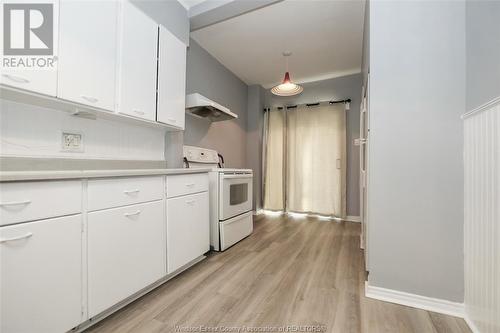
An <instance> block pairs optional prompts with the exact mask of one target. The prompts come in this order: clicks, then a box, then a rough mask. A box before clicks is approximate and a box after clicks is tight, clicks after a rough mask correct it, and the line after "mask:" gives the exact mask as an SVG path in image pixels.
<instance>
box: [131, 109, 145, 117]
mask: <svg viewBox="0 0 500 333" xmlns="http://www.w3.org/2000/svg"><path fill="white" fill-rule="evenodd" d="M132 111H133V112H134V113H137V114H139V115H141V116H143V115H144V111H141V110H135V109H134V110H132Z"/></svg>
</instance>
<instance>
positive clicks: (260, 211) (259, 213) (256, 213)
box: [253, 209, 264, 215]
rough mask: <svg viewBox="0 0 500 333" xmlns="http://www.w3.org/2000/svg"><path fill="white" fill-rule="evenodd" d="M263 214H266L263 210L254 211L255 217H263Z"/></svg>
mask: <svg viewBox="0 0 500 333" xmlns="http://www.w3.org/2000/svg"><path fill="white" fill-rule="evenodd" d="M261 214H264V210H263V209H256V210H254V211H253V215H261Z"/></svg>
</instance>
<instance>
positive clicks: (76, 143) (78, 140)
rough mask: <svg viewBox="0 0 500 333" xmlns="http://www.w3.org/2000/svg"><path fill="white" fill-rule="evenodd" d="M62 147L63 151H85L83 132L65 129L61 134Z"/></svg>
mask: <svg viewBox="0 0 500 333" xmlns="http://www.w3.org/2000/svg"><path fill="white" fill-rule="evenodd" d="M61 147H62V151H65V152H74V153H83V152H84V149H83V133H77V132H74V131H72V132H69V131H68V132H66V131H63V132H62V134H61Z"/></svg>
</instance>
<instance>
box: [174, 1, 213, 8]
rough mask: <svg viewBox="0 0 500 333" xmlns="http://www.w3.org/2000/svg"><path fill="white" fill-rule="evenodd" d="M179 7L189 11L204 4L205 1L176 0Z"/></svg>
mask: <svg viewBox="0 0 500 333" xmlns="http://www.w3.org/2000/svg"><path fill="white" fill-rule="evenodd" d="M178 1H179V2H180V3H181V5H183V6H184V8H186V9H187V10H189V9H190V8H191V7H193V6H196V5H197V4H199V3H202V2H205V1H207V0H178Z"/></svg>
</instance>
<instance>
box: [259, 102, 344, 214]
mask: <svg viewBox="0 0 500 333" xmlns="http://www.w3.org/2000/svg"><path fill="white" fill-rule="evenodd" d="M266 120H267V122H266V129H267V132H266V138H267V140H266V141H267V145H266V147H267V149H266V154H265V159H266V162H265V175H266V178H265V192H264V208H265V209H270V210H286V211H289V212H301V213H311V214H320V215H327V216H333V217H345V215H346V126H345V122H346V120H345V110H344V106H343V105H330V104H328V103H326V104H324V103H323V104H320V105H315V106H298V107H295V108H288V109H284V108H283V109H281V110H278V109H272V110H270V111H268V112H267V115H266Z"/></svg>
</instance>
